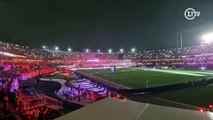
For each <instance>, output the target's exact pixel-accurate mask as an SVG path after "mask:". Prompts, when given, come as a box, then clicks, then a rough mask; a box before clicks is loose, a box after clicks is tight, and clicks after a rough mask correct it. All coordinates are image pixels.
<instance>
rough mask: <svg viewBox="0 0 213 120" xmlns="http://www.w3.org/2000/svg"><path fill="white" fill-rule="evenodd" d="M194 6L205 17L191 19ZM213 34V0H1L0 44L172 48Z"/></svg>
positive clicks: (78, 47) (61, 47) (77, 47)
mask: <svg viewBox="0 0 213 120" xmlns="http://www.w3.org/2000/svg"><path fill="white" fill-rule="evenodd" d="M189 7H192V8H194V9H195V10H198V11H201V16H200V17H197V18H195V19H194V20H192V21H188V20H186V19H185V17H184V15H183V13H184V11H185V9H186V8H189ZM211 31H213V0H75V1H74V0H0V40H2V41H4V42H11V43H18V44H21V45H29V46H30V47H33V48H41V46H42V45H46V46H47V47H48V48H53V47H54V46H56V45H58V46H59V47H60V49H67V47H71V48H72V49H73V50H82V49H85V48H91V49H98V48H99V49H101V50H105V51H106V50H107V49H108V48H112V49H113V50H114V51H115V50H118V49H119V48H124V49H130V48H131V47H135V48H136V49H137V50H142V49H156V48H169V47H176V45H177V34H183V40H184V45H185V46H187V45H193V44H198V43H199V41H200V38H201V37H200V36H201V35H202V34H204V33H206V32H211Z"/></svg>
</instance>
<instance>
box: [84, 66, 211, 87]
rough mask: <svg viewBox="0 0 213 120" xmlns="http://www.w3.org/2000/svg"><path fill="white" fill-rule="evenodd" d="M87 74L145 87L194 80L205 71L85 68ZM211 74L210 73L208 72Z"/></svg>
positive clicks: (202, 75) (118, 82)
mask: <svg viewBox="0 0 213 120" xmlns="http://www.w3.org/2000/svg"><path fill="white" fill-rule="evenodd" d="M84 72H87V73H89V74H92V75H95V76H98V77H101V78H104V79H107V80H109V81H112V82H114V83H117V84H121V85H124V86H127V87H130V88H145V87H147V84H148V86H149V87H155V86H162V85H168V84H175V83H182V82H187V81H194V80H198V79H200V78H204V77H205V74H206V72H203V71H197V70H194V71H193V70H142V69H135V68H129V69H118V70H117V72H116V73H112V72H111V70H110V69H101V70H86V71H84ZM208 74H209V76H212V74H211V73H208Z"/></svg>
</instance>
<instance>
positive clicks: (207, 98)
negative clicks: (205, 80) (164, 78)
mask: <svg viewBox="0 0 213 120" xmlns="http://www.w3.org/2000/svg"><path fill="white" fill-rule="evenodd" d="M212 91H213V86H210V87H204V88H189V89H182V90H175V91H169V92H163V93H158V94H154V96H157V97H160V98H164V99H168V100H171V101H176V102H180V103H185V104H190V105H195V106H203V107H207V106H208V105H210V104H213V92H212Z"/></svg>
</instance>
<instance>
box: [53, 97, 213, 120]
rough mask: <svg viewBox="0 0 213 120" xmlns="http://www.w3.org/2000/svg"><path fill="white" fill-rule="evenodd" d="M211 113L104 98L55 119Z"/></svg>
mask: <svg viewBox="0 0 213 120" xmlns="http://www.w3.org/2000/svg"><path fill="white" fill-rule="evenodd" d="M210 114H211V113H209V112H200V111H193V110H186V109H179V108H172V107H165V106H159V105H154V104H149V103H140V102H135V101H130V100H127V101H124V100H118V99H114V98H106V99H103V100H101V101H98V102H96V103H94V104H91V105H89V106H86V107H84V108H81V109H79V110H76V111H74V112H71V113H68V114H66V115H64V116H61V117H59V118H56V120H212V118H211V115H210Z"/></svg>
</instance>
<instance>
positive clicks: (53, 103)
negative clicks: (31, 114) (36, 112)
mask: <svg viewBox="0 0 213 120" xmlns="http://www.w3.org/2000/svg"><path fill="white" fill-rule="evenodd" d="M25 100H29V101H28V103H29V104H30V107H31V108H38V107H42V106H47V107H49V108H52V109H55V110H58V109H62V108H63V106H62V102H60V101H58V100H57V99H55V98H52V97H49V96H47V95H44V94H39V95H34V96H29V97H26V98H25Z"/></svg>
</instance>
